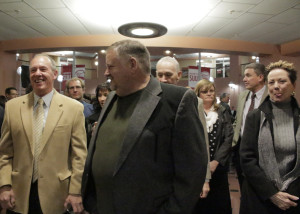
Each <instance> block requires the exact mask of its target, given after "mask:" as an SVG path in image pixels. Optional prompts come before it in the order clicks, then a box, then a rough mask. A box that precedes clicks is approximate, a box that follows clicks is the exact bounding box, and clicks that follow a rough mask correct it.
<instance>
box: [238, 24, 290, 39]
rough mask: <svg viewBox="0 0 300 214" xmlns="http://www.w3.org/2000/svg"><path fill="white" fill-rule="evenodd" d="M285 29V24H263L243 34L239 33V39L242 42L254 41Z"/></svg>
mask: <svg viewBox="0 0 300 214" xmlns="http://www.w3.org/2000/svg"><path fill="white" fill-rule="evenodd" d="M283 27H285V25H284V24H278V23H268V22H263V23H261V24H258V25H256V26H255V27H253V28H250V29H248V30H245V31H244V32H242V33H239V38H240V39H241V40H248V41H253V40H256V39H258V38H260V37H261V36H263V35H265V34H272V33H273V32H274V31H276V30H278V29H281V28H283Z"/></svg>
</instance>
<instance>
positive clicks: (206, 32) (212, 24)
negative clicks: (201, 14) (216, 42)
mask: <svg viewBox="0 0 300 214" xmlns="http://www.w3.org/2000/svg"><path fill="white" fill-rule="evenodd" d="M232 20H233V19H226V18H216V17H206V18H204V19H203V20H202V21H201V22H200V23H199V24H198V25H197V26H196V27H195V28H194V29H193V31H192V32H191V33H190V34H189V36H201V37H209V36H210V35H212V34H214V33H215V32H216V31H218V30H219V29H221V28H222V27H223V26H225V25H226V24H229V23H230V22H231V21H232Z"/></svg>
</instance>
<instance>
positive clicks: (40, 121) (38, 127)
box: [32, 98, 44, 183]
mask: <svg viewBox="0 0 300 214" xmlns="http://www.w3.org/2000/svg"><path fill="white" fill-rule="evenodd" d="M43 128H44V101H43V99H42V98H40V99H39V100H38V106H37V107H36V110H35V112H34V117H33V135H34V141H33V148H34V154H33V177H32V183H34V182H35V181H36V180H37V179H38V160H39V155H40V152H41V151H40V144H41V139H42V134H43Z"/></svg>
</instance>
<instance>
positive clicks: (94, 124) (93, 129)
mask: <svg viewBox="0 0 300 214" xmlns="http://www.w3.org/2000/svg"><path fill="white" fill-rule="evenodd" d="M97 124H98V122H94V123H93V127H92V135H93V134H94V132H95V129H96V126H97Z"/></svg>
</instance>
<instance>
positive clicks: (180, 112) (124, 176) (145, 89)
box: [83, 40, 207, 214]
mask: <svg viewBox="0 0 300 214" xmlns="http://www.w3.org/2000/svg"><path fill="white" fill-rule="evenodd" d="M106 66H107V69H106V71H105V76H106V77H107V78H110V79H111V83H110V85H111V88H112V90H114V91H112V92H111V93H110V94H109V96H108V98H107V101H106V103H105V105H104V107H103V110H102V111H101V114H100V117H99V121H98V126H97V127H96V130H95V133H94V135H93V137H92V139H91V142H90V146H89V155H88V158H87V161H86V165H85V170H84V176H83V201H84V207H85V209H86V210H87V211H88V212H90V213H105V214H111V213H114V214H141V213H143V214H148V213H149V214H150V213H160V214H163V213H180V214H188V213H191V212H192V209H193V207H194V206H195V203H196V201H197V200H198V198H199V193H200V192H201V188H202V185H203V183H204V180H205V175H206V167H207V151H206V145H205V139H204V135H203V127H202V125H201V122H200V120H199V117H198V111H197V97H196V95H195V93H194V92H193V91H191V90H190V89H186V88H183V87H178V86H174V85H169V84H163V83H159V82H158V81H157V80H156V79H155V78H153V77H151V75H150V55H149V52H148V50H147V48H146V47H145V46H144V45H142V44H141V43H140V42H137V41H132V40H124V41H120V42H116V43H114V44H113V45H111V46H110V47H109V48H108V50H107V54H106Z"/></svg>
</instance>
